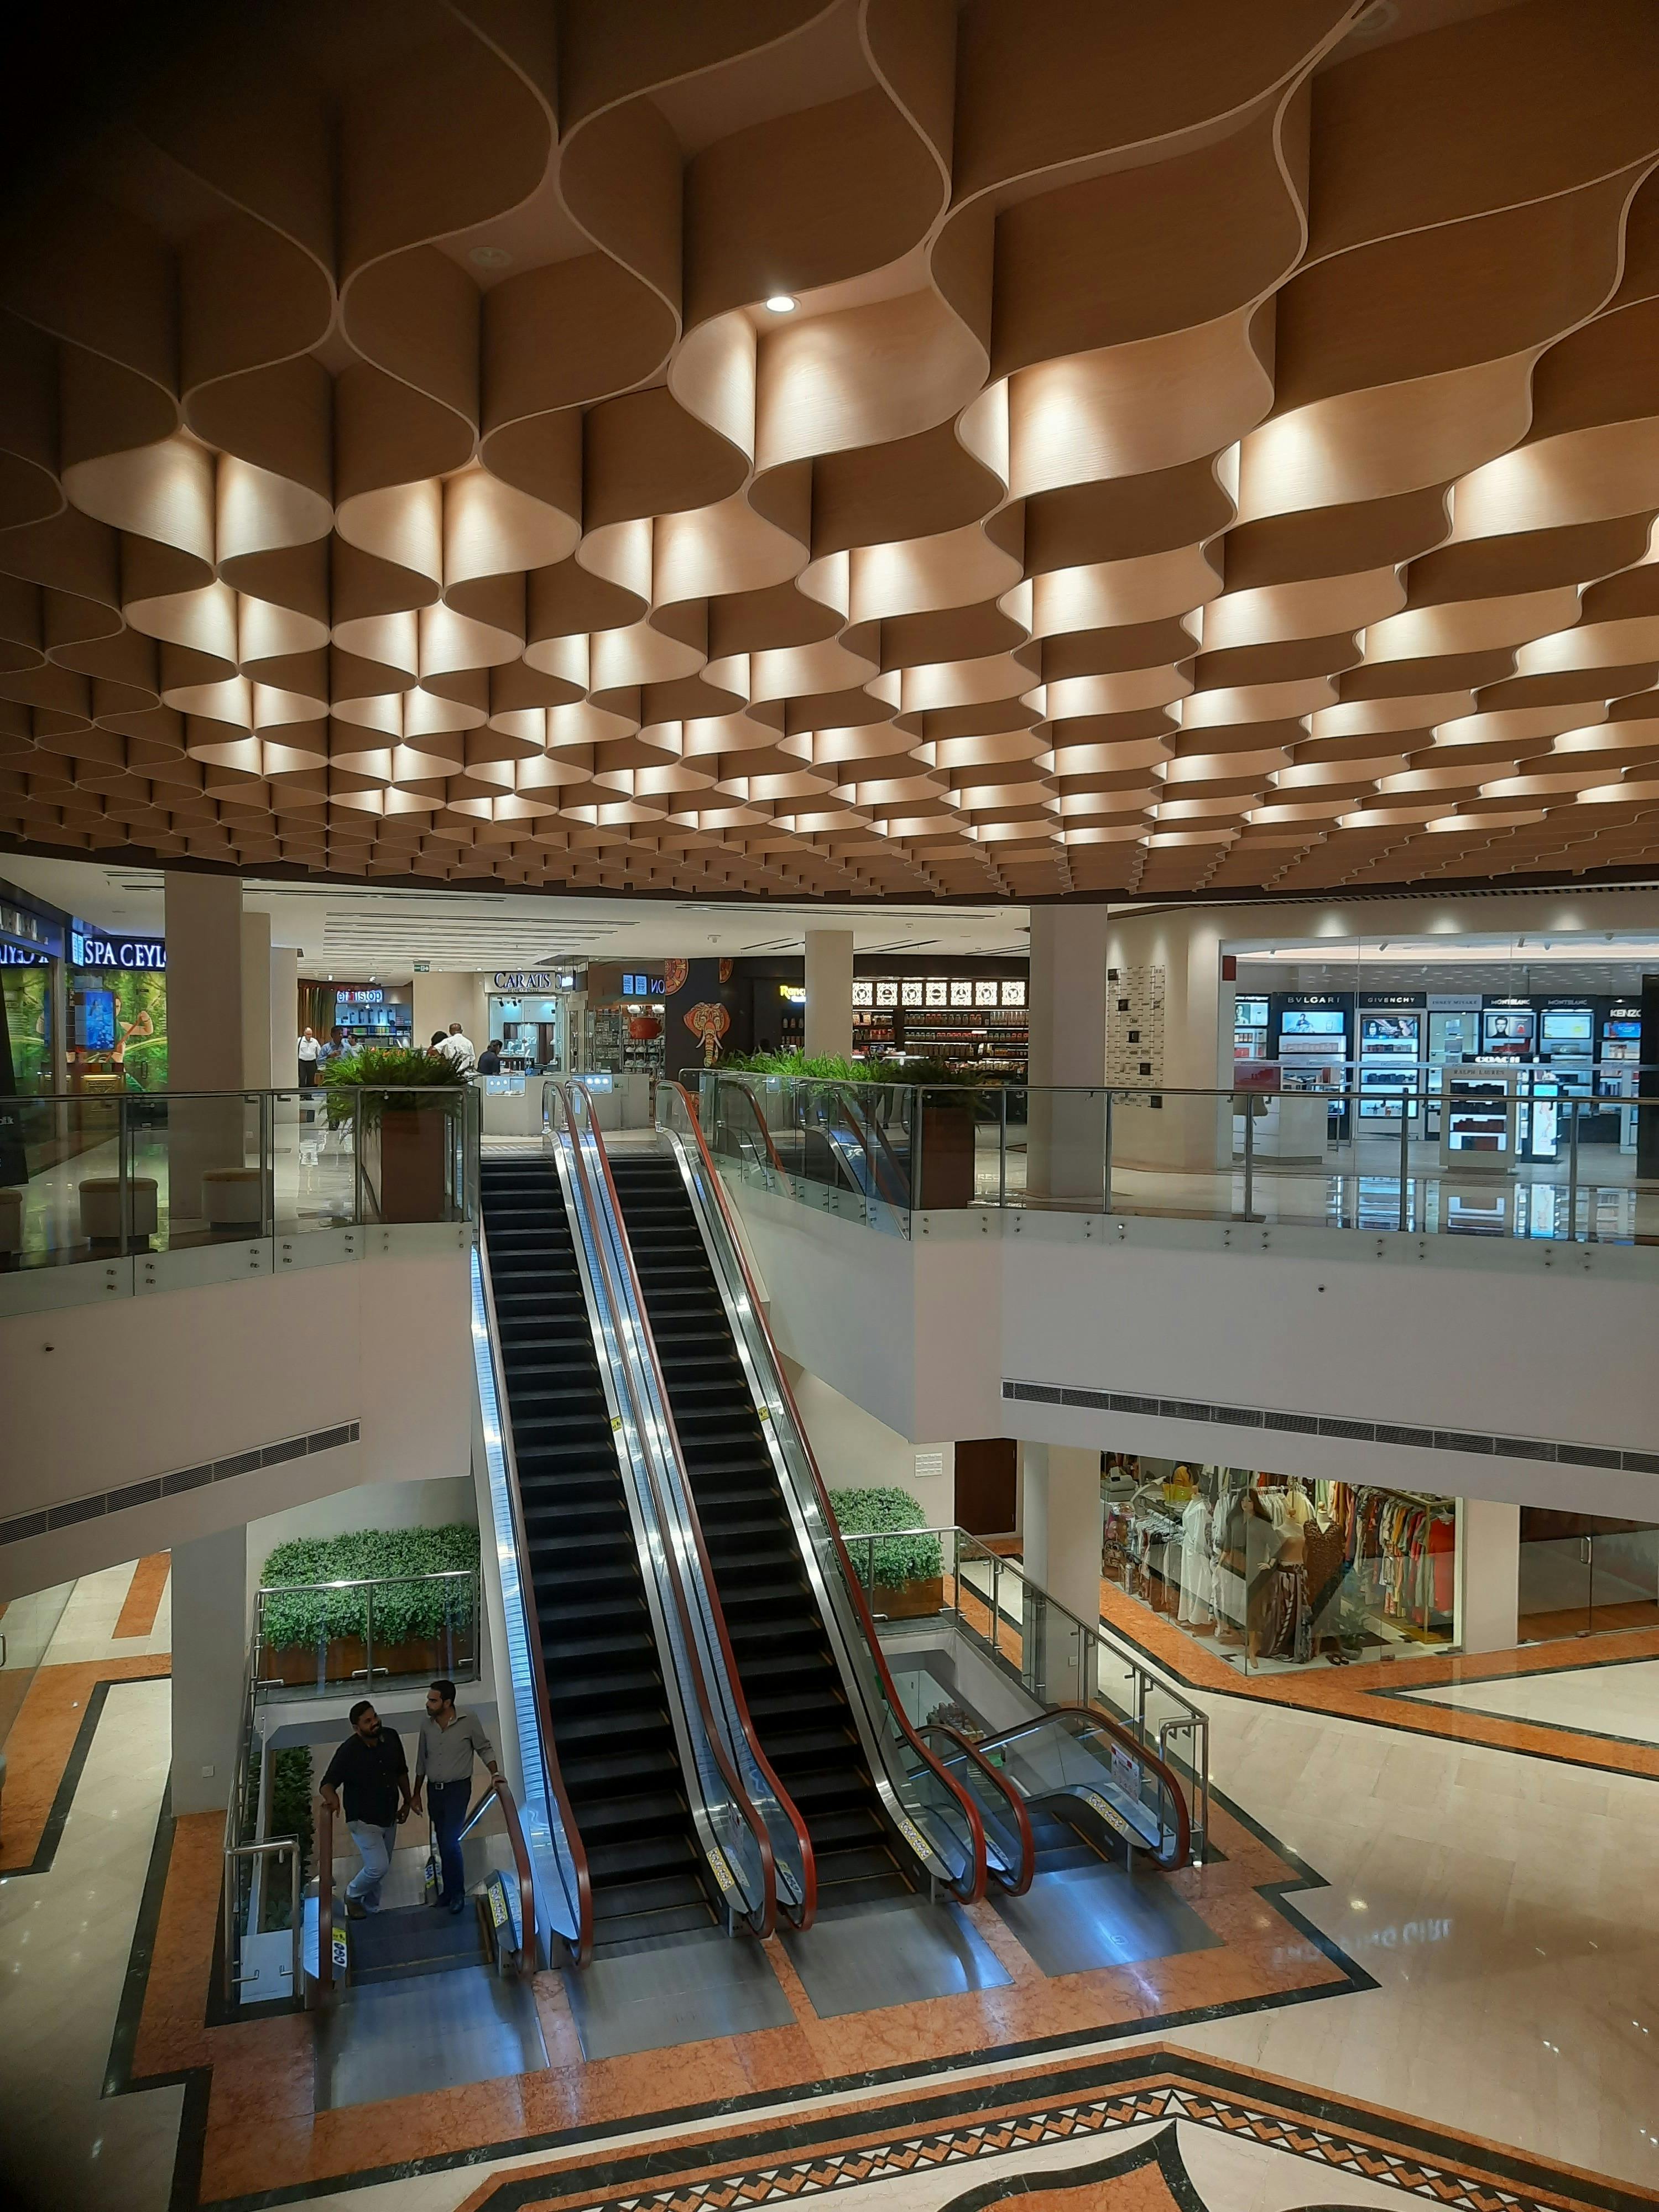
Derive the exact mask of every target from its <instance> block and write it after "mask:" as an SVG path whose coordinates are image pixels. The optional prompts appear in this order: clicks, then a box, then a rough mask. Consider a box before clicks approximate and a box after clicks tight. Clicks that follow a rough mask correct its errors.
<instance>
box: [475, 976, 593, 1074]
mask: <svg viewBox="0 0 1659 2212" xmlns="http://www.w3.org/2000/svg"><path fill="white" fill-rule="evenodd" d="M578 981H579V977H578V973H577V971H576V970H575V969H568V968H567V969H548V968H533V969H506V968H498V969H496V970H495V974H494V975H492V976H491V978H490V987H489V1004H488V1012H487V1018H486V1020H485V1024H484V1026H485V1029H486V1030H487V1032H488V1034H487V1036H484V1037H481V1038H480V1039H479V1040H478V1042H479V1043H480V1045H483V1044H486V1043H488V1042H489V1041H490V1040H491V1039H492V1038H499V1039H500V1041H501V1066H502V1069H503V1071H504V1072H505V1073H508V1074H512V1075H520V1076H522V1075H536V1074H549V1075H559V1074H562V1073H565V1072H566V1071H568V1068H569V1066H570V1064H571V1062H570V1040H571V1015H572V1011H573V1006H574V1000H575V995H576V988H577V984H578Z"/></svg>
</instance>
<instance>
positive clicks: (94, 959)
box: [70, 921, 167, 971]
mask: <svg viewBox="0 0 1659 2212" xmlns="http://www.w3.org/2000/svg"><path fill="white" fill-rule="evenodd" d="M166 966H167V939H165V938H164V937H104V936H100V934H99V933H98V932H97V931H96V930H91V929H88V927H87V926H86V924H85V923H84V922H82V921H75V922H71V923H70V967H71V968H125V969H130V970H134V971H136V970H137V969H165V968H166Z"/></svg>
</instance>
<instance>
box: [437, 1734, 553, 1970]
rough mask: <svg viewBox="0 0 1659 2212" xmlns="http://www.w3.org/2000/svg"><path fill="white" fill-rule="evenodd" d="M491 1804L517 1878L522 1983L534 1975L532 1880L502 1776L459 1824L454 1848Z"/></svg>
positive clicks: (520, 1830)
mask: <svg viewBox="0 0 1659 2212" xmlns="http://www.w3.org/2000/svg"><path fill="white" fill-rule="evenodd" d="M492 1803H493V1804H499V1805H500V1807H501V1819H502V1820H503V1821H504V1823H505V1824H506V1827H507V1844H508V1847H509V1848H510V1850H512V1853H513V1868H514V1869H515V1870H516V1872H517V1874H518V1877H519V1925H520V1929H522V1930H523V1933H524V1939H525V1940H524V1942H523V1944H522V1946H521V1947H520V1952H519V1972H520V1975H522V1977H523V1978H524V1979H525V1980H526V1981H529V1980H530V1979H531V1978H532V1976H533V1975H534V1973H535V1972H536V1877H535V1873H534V1870H533V1869H532V1866H531V1863H530V1846H529V1844H526V1841H525V1839H524V1824H523V1822H522V1821H521V1820H520V1818H519V1805H518V1800H517V1799H516V1798H515V1797H514V1796H513V1791H512V1789H511V1787H510V1786H509V1784H508V1782H507V1777H506V1775H504V1774H492V1775H491V1777H490V1778H489V1788H488V1789H487V1790H484V1792H483V1796H481V1797H480V1798H479V1800H478V1802H477V1804H476V1805H475V1806H474V1807H473V1808H472V1810H471V1812H470V1813H469V1814H467V1816H466V1818H465V1820H463V1821H462V1823H461V1832H460V1834H459V1836H458V1837H457V1838H456V1839H455V1840H456V1842H457V1843H458V1844H464V1843H465V1841H466V1839H467V1838H468V1837H469V1836H470V1835H471V1832H472V1831H473V1829H474V1828H476V1827H477V1825H478V1823H479V1821H480V1820H483V1816H484V1814H486V1813H487V1812H488V1811H489V1808H490V1806H491V1805H492Z"/></svg>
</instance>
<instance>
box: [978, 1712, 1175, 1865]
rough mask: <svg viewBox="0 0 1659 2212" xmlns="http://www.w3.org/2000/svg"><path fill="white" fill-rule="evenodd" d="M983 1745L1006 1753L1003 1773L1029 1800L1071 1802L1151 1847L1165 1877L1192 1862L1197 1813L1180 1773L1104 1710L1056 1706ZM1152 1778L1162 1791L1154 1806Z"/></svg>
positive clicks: (1120, 1834) (1136, 1843) (987, 1750)
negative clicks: (1190, 1804)
mask: <svg viewBox="0 0 1659 2212" xmlns="http://www.w3.org/2000/svg"><path fill="white" fill-rule="evenodd" d="M979 1749H980V1751H981V1753H990V1752H993V1751H1000V1752H1002V1753H1004V1755H1005V1763H1004V1765H1003V1768H1002V1770H1001V1771H1003V1772H1004V1773H1005V1774H1006V1775H1007V1778H1008V1779H1009V1780H1010V1781H1011V1782H1012V1784H1014V1785H1015V1787H1016V1788H1018V1789H1021V1790H1023V1791H1024V1796H1025V1798H1026V1801H1027V1802H1028V1803H1030V1804H1040V1803H1042V1802H1044V1801H1052V1800H1057V1799H1068V1800H1070V1801H1072V1802H1075V1803H1078V1804H1080V1805H1081V1806H1082V1807H1083V1808H1085V1811H1086V1812H1087V1813H1088V1814H1090V1815H1091V1816H1092V1818H1093V1819H1095V1820H1097V1821H1098V1822H1099V1823H1100V1825H1101V1826H1103V1827H1104V1828H1106V1829H1108V1830H1109V1831H1110V1832H1112V1833H1114V1834H1115V1835H1117V1836H1118V1837H1120V1838H1122V1839H1123V1840H1124V1841H1125V1842H1126V1843H1127V1844H1131V1845H1132V1846H1133V1848H1135V1849H1136V1850H1144V1851H1146V1852H1147V1853H1148V1855H1149V1856H1150V1857H1152V1861H1153V1863H1155V1864H1156V1865H1158V1867H1160V1868H1162V1869H1163V1870H1164V1872H1165V1873H1166V1874H1173V1873H1176V1872H1177V1871H1178V1870H1179V1869H1181V1868H1182V1867H1184V1866H1185V1865H1186V1864H1187V1863H1188V1860H1189V1858H1190V1857H1191V1851H1192V1826H1191V1816H1190V1814H1189V1812H1188V1806H1187V1799H1186V1795H1185V1792H1184V1791H1183V1790H1182V1787H1181V1781H1180V1778H1179V1777H1178V1776H1177V1775H1176V1772H1175V1771H1174V1769H1173V1768H1172V1767H1170V1765H1168V1764H1167V1763H1166V1762H1165V1761H1164V1759H1161V1758H1159V1756H1158V1753H1156V1752H1153V1751H1151V1750H1149V1749H1148V1748H1147V1747H1146V1745H1145V1744H1143V1743H1141V1742H1139V1741H1138V1740H1137V1739H1136V1737H1135V1736H1134V1735H1133V1734H1132V1733H1131V1732H1130V1730H1129V1729H1126V1728H1124V1727H1123V1726H1121V1723H1118V1722H1117V1721H1115V1720H1114V1719H1113V1718H1112V1717H1111V1716H1110V1715H1109V1713H1104V1712H1102V1711H1100V1710H1099V1709H1098V1707H1097V1706H1093V1705H1054V1706H1053V1707H1051V1708H1050V1709H1049V1711H1047V1712H1046V1713H1040V1714H1037V1715H1036V1716H1035V1717H1033V1718H1032V1719H1030V1720H1029V1721H1022V1722H1020V1723H1018V1724H1017V1725H1016V1726H1015V1727H1013V1728H1010V1729H1002V1730H1001V1731H1000V1733H999V1734H997V1735H994V1736H987V1737H986V1738H985V1739H984V1741H982V1742H981V1744H980V1746H979ZM1022 1770H1024V1771H1023V1772H1022ZM1028 1782H1029V1783H1030V1784H1035V1785H1036V1786H1034V1787H1033V1786H1028ZM1149 1782H1150V1783H1151V1784H1152V1787H1153V1790H1154V1793H1155V1795H1154V1801H1153V1804H1152V1805H1150V1806H1149V1805H1148V1803H1147V1799H1146V1784H1147V1783H1149Z"/></svg>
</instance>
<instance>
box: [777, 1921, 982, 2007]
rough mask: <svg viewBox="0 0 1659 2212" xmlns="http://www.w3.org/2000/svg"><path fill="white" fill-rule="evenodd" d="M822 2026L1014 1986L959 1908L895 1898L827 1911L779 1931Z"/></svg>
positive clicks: (791, 1962) (790, 1960) (790, 1961)
mask: <svg viewBox="0 0 1659 2212" xmlns="http://www.w3.org/2000/svg"><path fill="white" fill-rule="evenodd" d="M782 1938H783V1945H784V1948H785V1949H786V1950H787V1952H788V1954H789V1963H790V1964H791V1966H793V1968H794V1970H795V1972H797V1973H798V1974H799V1976H800V1978H801V1984H802V1986H803V1988H804V1989H805V1991H806V1994H807V1996H809V1997H810V1998H811V2003H812V2009H813V2011H814V2012H815V2013H816V2014H817V2016H818V2018H819V2019H820V2020H835V2019H837V2018H839V2017H841V2016H842V2015H845V2014H847V2013H856V2012H880V2011H882V2010H883V2009H884V2008H886V2007H887V2006H889V2005H901V2004H916V2003H920V2002H925V2001H926V2000H927V1999H928V1998H930V1997H954V1996H962V1995H963V1994H964V1992H966V1991H968V1990H995V1989H1003V1988H1006V1986H1007V1985H1008V1984H1010V1983H1011V1982H1012V1979H1013V1977H1012V1974H1010V1973H1009V1972H1007V1970H1006V1967H1004V1966H1003V1965H1002V1964H1001V1962H1000V1960H999V1959H998V1958H997V1955H996V1954H995V1953H994V1951H993V1950H992V1949H991V1948H990V1946H989V1945H988V1944H987V1942H985V1939H984V1938H983V1936H981V1935H980V1934H979V1932H978V1930H977V1929H975V1926H974V1924H973V1923H972V1921H970V1920H969V1917H968V1916H967V1914H966V1913H965V1912H964V1911H963V1910H962V1907H961V1906H960V1905H930V1904H929V1903H928V1902H927V1899H924V1898H921V1897H896V1898H889V1899H880V1900H878V1901H873V1902H871V1903H869V1904H865V1905H828V1906H826V1907H825V1908H824V1909H823V1911H821V1912H820V1913H819V1915H818V1917H817V1919H816V1920H815V1921H814V1922H813V1923H812V1925H811V1927H810V1928H807V1929H796V1928H788V1929H784V1930H783V1931H782Z"/></svg>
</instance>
